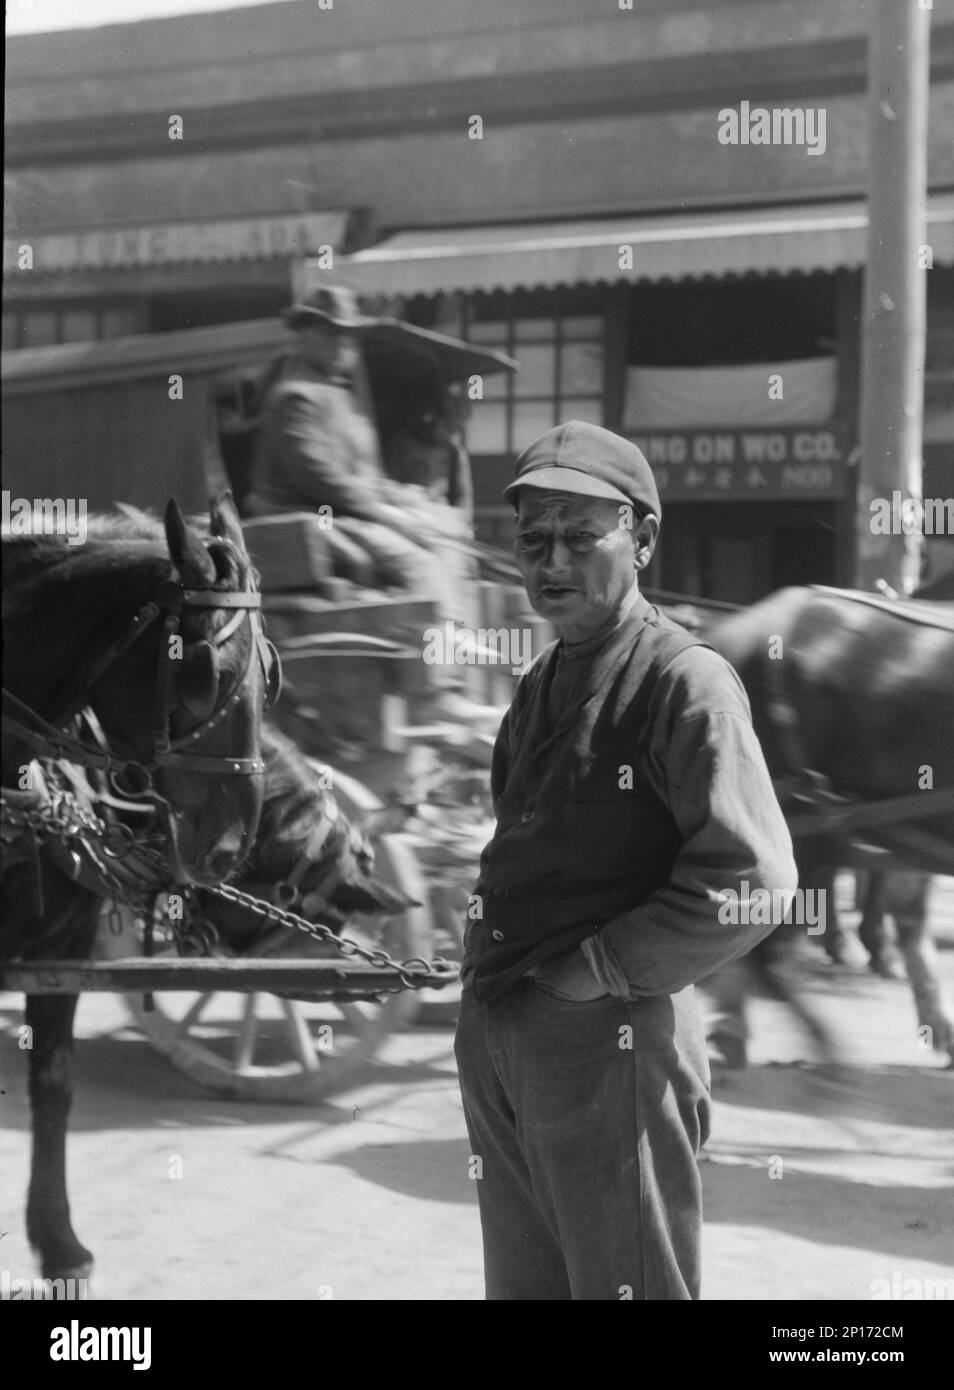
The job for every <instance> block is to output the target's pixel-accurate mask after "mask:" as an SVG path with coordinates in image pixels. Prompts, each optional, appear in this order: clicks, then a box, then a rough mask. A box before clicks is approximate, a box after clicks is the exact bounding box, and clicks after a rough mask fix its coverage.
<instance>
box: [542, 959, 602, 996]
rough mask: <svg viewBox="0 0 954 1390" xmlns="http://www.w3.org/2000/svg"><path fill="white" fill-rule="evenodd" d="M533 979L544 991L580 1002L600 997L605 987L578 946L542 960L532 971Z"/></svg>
mask: <svg viewBox="0 0 954 1390" xmlns="http://www.w3.org/2000/svg"><path fill="white" fill-rule="evenodd" d="M533 978H534V980H535V981H536V983H537V984H538V985H540V987H541V988H542V989H543V990H544V992H546V991H547V990H549V991H550V992H551V993H553V994H559V995H561V996H562V997H563V998H564V999H573V1000H576V1001H577V1002H580V1003H582V1002H583V1001H584V1000H587V999H602V998H603V997H604V996H605V994H606V992H607V991H606V988H605V986H604V985H602V984H600V982H599V980H598V979H597V978H596V976H595V975H594V974H593V972H592V970H591V969H590V966H589V962H588V961H587V959H586V956H584V954H583V952H582V951H581V950H580V948H579V947H578V946H574V947H573V950H572V951H564V952H563V954H562V955H559V956H553V957H552V959H550V960H547V961H544V962H543V964H542V965H540V966H538V967H537V969H536V970H535V971H534V975H533Z"/></svg>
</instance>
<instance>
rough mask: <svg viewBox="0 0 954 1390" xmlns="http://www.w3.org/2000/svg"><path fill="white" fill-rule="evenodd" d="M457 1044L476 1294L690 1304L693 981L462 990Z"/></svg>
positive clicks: (698, 1132) (698, 1224)
mask: <svg viewBox="0 0 954 1390" xmlns="http://www.w3.org/2000/svg"><path fill="white" fill-rule="evenodd" d="M455 1051H456V1055H457V1063H458V1068H459V1072H460V1089H461V1096H462V1098H463V1102H464V1116H465V1119H466V1122H467V1132H468V1135H469V1139H470V1145H471V1153H472V1159H471V1163H472V1171H473V1172H474V1175H475V1177H476V1185H477V1195H478V1200H479V1204H480V1222H481V1228H482V1231H483V1243H484V1275H485V1282H486V1296H487V1298H488V1299H537V1300H548V1299H614V1300H620V1299H630V1298H632V1299H695V1298H698V1297H699V1289H700V1242H701V1235H702V1193H701V1182H700V1177H699V1170H698V1167H697V1163H696V1156H697V1154H698V1151H699V1149H700V1148H701V1146H702V1145H703V1144H704V1143H705V1142H706V1140H707V1138H708V1134H709V1067H708V1060H707V1057H706V1049H705V1043H704V1040H703V1036H702V1029H701V1025H700V1022H699V1018H698V1014H697V1011H696V1005H695V1001H694V998H693V991H692V989H691V988H689V989H686V990H682V991H681V992H680V993H679V994H676V995H672V996H669V995H660V996H655V997H652V998H644V999H639V1000H637V1001H636V1002H635V1003H632V1002H628V1001H626V1000H622V999H617V998H615V997H614V996H606V997H604V998H602V999H596V1000H592V1001H589V1002H585V1003H581V1002H573V1001H570V1000H565V999H562V998H558V997H556V996H555V995H553V994H552V993H550V992H545V987H543V986H541V985H538V984H537V983H536V982H535V981H533V980H529V979H522V980H520V981H519V982H518V983H517V984H516V985H515V986H514V987H513V988H511V989H509V990H507V991H506V993H504V994H503V995H500V996H498V998H496V999H493V1000H491V1001H489V1002H488V1003H481V1002H480V1001H478V1000H477V999H475V998H474V994H473V991H472V989H470V988H465V990H464V991H463V996H462V1000H461V1010H460V1019H459V1023H458V1028H457V1037H456V1044H455ZM475 1160H479V1162H475Z"/></svg>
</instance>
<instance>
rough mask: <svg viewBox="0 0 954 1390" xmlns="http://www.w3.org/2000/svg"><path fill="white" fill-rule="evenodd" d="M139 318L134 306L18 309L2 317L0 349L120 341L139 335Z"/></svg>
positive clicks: (72, 305)
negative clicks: (107, 340)
mask: <svg viewBox="0 0 954 1390" xmlns="http://www.w3.org/2000/svg"><path fill="white" fill-rule="evenodd" d="M143 331H144V328H143V316H142V312H141V309H140V307H139V305H138V304H105V305H104V304H100V303H83V302H82V301H80V302H79V303H77V302H76V301H75V300H73V301H69V302H67V303H64V304H58V305H51V306H49V307H46V306H44V307H40V306H39V305H36V306H34V305H30V306H29V307H27V306H25V305H20V306H18V307H10V308H8V309H7V310H6V311H5V313H4V315H3V346H4V350H8V349H10V348H34V347H52V346H53V345H54V344H56V343H94V342H96V341H97V340H99V339H102V338H124V337H128V336H129V335H131V334H134V333H142V332H143Z"/></svg>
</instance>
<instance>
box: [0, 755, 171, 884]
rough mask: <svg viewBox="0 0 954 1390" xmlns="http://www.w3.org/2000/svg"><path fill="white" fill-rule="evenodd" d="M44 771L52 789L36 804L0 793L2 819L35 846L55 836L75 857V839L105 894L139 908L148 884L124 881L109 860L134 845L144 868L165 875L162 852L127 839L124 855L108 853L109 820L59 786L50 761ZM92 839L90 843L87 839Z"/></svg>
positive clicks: (76, 850)
mask: <svg viewBox="0 0 954 1390" xmlns="http://www.w3.org/2000/svg"><path fill="white" fill-rule="evenodd" d="M44 774H45V779H46V783H47V786H48V787H50V788H51V793H50V795H49V797H48V798H47V799H46V800H45V801H43V802H42V803H41V804H39V805H36V806H18V805H12V804H11V803H10V802H9V801H8V799H7V798H6V797H4V796H2V795H0V813H2V815H3V818H4V820H5V821H6V822H7V824H8V825H11V826H13V827H15V828H18V829H25V830H29V832H30V834H31V835H32V837H33V840H34V844H35V845H38V846H39V845H42V844H44V843H45V842H48V841H50V840H58V841H59V842H60V843H61V844H62V846H63V847H64V848H65V849H66V850H67V852H69V853H71V854H73V855H76V856H77V857H78V856H79V852H80V850H79V849H77V848H74V845H73V842H74V841H76V842H78V843H79V847H80V848H81V849H82V850H84V851H85V852H86V855H87V857H88V859H89V860H90V868H91V869H92V870H93V872H94V873H95V874H96V876H97V877H98V878H100V879H101V880H102V884H103V888H104V890H105V892H104V896H105V897H108V898H112V899H113V900H114V901H120V902H127V903H129V904H131V905H132V906H134V907H137V908H142V906H143V904H144V901H145V897H146V896H147V895H148V892H149V889H148V888H147V886H146V885H145V884H140V885H135V884H130V883H125V882H123V880H122V879H121V878H120V877H119V876H118V875H117V874H116V873H114V872H113V871H112V870H111V869H110V867H109V860H110V859H111V858H117V859H118V858H122V857H125V854H128V853H129V852H130V851H131V850H132V849H133V848H135V851H136V856H137V859H138V860H139V861H140V862H141V864H142V867H143V868H147V867H151V868H153V869H154V870H156V871H157V873H162V874H163V876H164V877H166V878H168V871H167V870H166V869H165V859H164V856H163V855H162V854H160V853H158V852H157V851H156V850H153V849H150V848H148V846H146V845H145V844H143V843H142V842H141V841H130V842H129V844H128V847H127V849H126V851H125V854H124V855H121V856H113V855H110V854H109V853H108V852H107V851H106V849H105V844H106V842H107V840H108V838H109V835H110V831H111V826H110V824H109V822H107V821H105V820H103V819H102V818H101V817H100V816H97V815H96V814H95V812H93V811H90V810H87V809H86V808H85V807H84V806H83V805H82V804H81V803H80V801H79V800H78V799H77V797H76V796H75V794H74V793H73V792H70V791H66V790H65V789H64V788H62V787H61V786H58V785H57V777H56V774H55V771H54V769H53V767H52V765H51V764H49V763H45V764H44ZM91 841H93V843H90V842H91ZM94 845H95V846H96V847H94Z"/></svg>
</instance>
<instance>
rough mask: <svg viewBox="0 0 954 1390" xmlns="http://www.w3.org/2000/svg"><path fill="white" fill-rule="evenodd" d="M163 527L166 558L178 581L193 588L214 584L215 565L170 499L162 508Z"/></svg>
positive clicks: (173, 500) (200, 538)
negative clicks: (176, 573) (163, 510)
mask: <svg viewBox="0 0 954 1390" xmlns="http://www.w3.org/2000/svg"><path fill="white" fill-rule="evenodd" d="M165 523H166V542H167V544H168V546H169V554H170V555H171V556H172V563H173V564H174V565H175V567H176V569H177V570H178V571H179V574H180V576H181V578H182V580H183V581H184V582H185V583H186V584H191V585H193V586H194V587H196V588H199V587H208V586H211V585H212V584H214V583H215V581H216V577H217V576H216V570H215V562H214V561H213V559H212V556H211V555H210V554H209V552H208V551H207V550H206V548H205V546H204V545H203V543H202V537H201V536H200V535H199V534H198V533H197V532H196V531H193V530H192V527H191V526H189V525H188V523H187V522H186V520H185V518H184V517H183V515H182V513H181V512H180V510H179V504H178V502H177V501H176V499H175V498H174V497H170V498H169V501H168V503H167V504H166V515H165Z"/></svg>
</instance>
